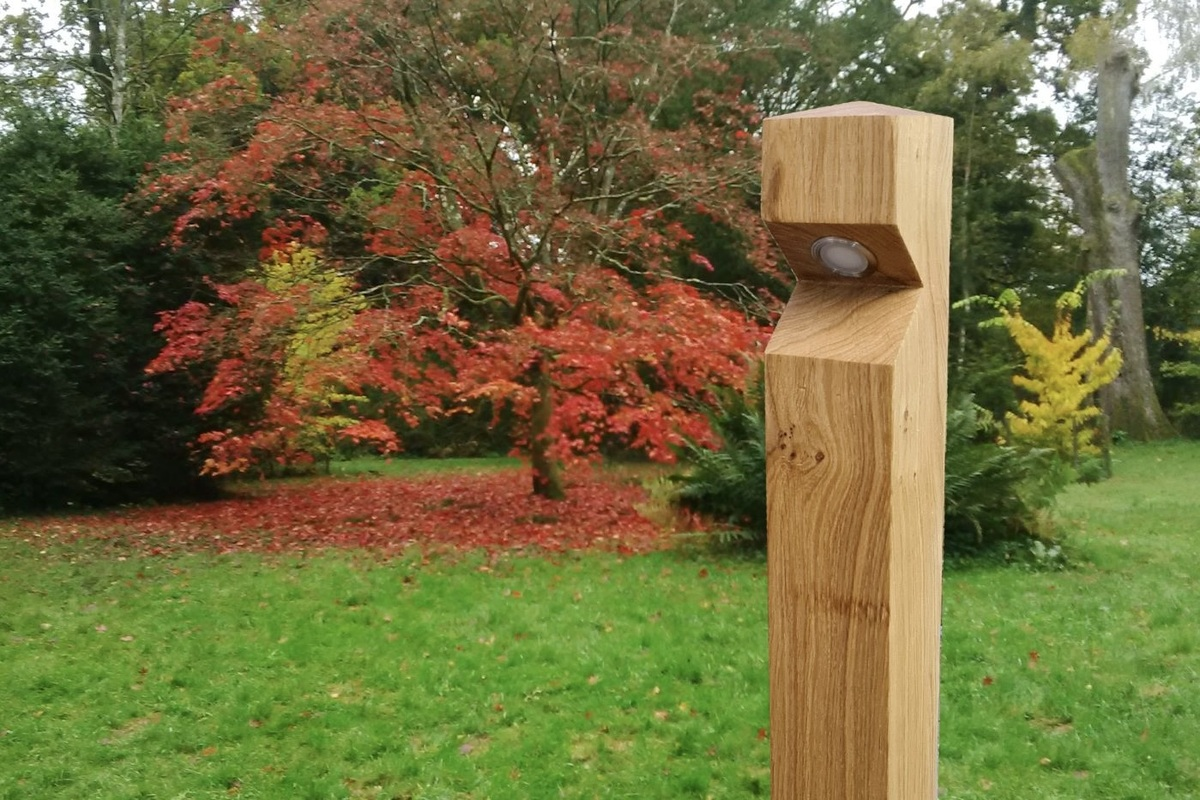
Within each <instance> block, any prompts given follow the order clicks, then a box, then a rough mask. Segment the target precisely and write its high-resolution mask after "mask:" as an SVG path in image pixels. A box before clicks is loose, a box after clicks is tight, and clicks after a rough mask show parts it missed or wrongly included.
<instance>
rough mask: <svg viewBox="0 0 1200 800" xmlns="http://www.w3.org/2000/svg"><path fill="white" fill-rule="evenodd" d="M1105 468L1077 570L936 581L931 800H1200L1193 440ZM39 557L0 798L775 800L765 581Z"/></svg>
mask: <svg viewBox="0 0 1200 800" xmlns="http://www.w3.org/2000/svg"><path fill="white" fill-rule="evenodd" d="M1116 468H1117V473H1118V477H1117V478H1115V479H1113V480H1111V481H1109V482H1107V483H1104V484H1101V485H1099V486H1093V487H1083V486H1081V487H1077V488H1074V489H1072V490H1071V491H1070V492H1069V493H1068V494H1067V495H1066V496H1065V497H1064V498H1063V502H1062V516H1063V518H1064V520H1066V521H1067V525H1066V526H1065V527H1067V528H1068V530H1070V531H1071V534H1070V536H1069V539H1068V545H1069V548H1070V550H1071V552H1072V553H1073V555H1074V558H1075V564H1074V566H1073V568H1072V569H1069V570H1067V571H1061V572H1036V571H1030V570H1027V569H1024V568H1014V567H1007V568H1006V567H997V566H986V567H983V566H980V567H974V568H959V569H956V570H954V571H950V572H948V573H947V575H946V583H945V602H946V612H945V624H944V668H943V713H942V727H941V742H942V794H943V796H946V797H951V798H1009V799H1011V800H1016V799H1017V798H1021V800H1025V798H1031V797H1038V798H1123V799H1124V798H1161V797H1200V629H1197V627H1196V625H1195V623H1194V619H1193V617H1192V612H1193V610H1194V609H1195V608H1196V607H1197V606H1198V605H1200V585H1198V583H1197V577H1196V576H1197V575H1198V574H1200V514H1198V513H1197V512H1196V509H1197V507H1200V502H1198V501H1197V500H1196V498H1195V493H1196V488H1197V477H1198V476H1200V446H1197V445H1194V444H1186V445H1185V444H1170V445H1161V446H1154V447H1136V448H1127V449H1123V450H1121V451H1119V452H1118V454H1117V464H1116ZM3 529H4V525H3V523H0V532H2V531H3ZM44 549H45V552H40V551H39V548H37V547H31V546H30V545H28V544H26V543H25V542H24V541H20V540H17V539H15V538H13V537H12V536H4V535H3V534H2V533H0V798H5V799H7V798H22V799H24V798H217V797H222V798H223V797H242V798H308V797H312V798H549V797H587V798H591V797H598V798H610V797H614V798H615V797H637V798H656V797H661V798H682V797H698V798H705V797H713V798H733V797H754V796H765V795H766V794H767V793H768V792H769V775H768V769H767V765H768V755H769V753H768V749H769V744H768V741H767V739H766V738H765V728H766V727H767V725H768V711H767V709H768V705H767V686H766V682H767V679H766V609H765V597H766V587H765V581H764V578H763V573H764V565H763V563H762V562H761V561H758V560H754V559H745V560H739V559H734V558H729V557H720V556H715V555H713V554H710V553H679V552H665V553H651V554H648V555H638V556H621V555H619V554H615V553H585V554H559V555H554V556H550V557H531V556H520V557H518V556H500V557H489V556H484V555H464V556H459V557H454V556H439V557H437V558H435V559H434V560H433V561H432V562H425V561H424V560H423V559H422V558H420V557H419V555H418V554H416V553H410V554H409V555H408V556H406V557H400V558H397V559H394V560H392V561H390V562H386V563H385V562H382V561H381V560H379V559H376V558H374V557H371V556H370V555H366V554H361V553H359V554H356V553H353V552H331V553H327V554H324V555H320V556H313V557H308V558H301V557H295V556H282V555H274V556H265V555H256V554H252V553H237V554H232V555H225V556H217V555H212V554H193V555H181V554H176V555H171V556H169V557H142V556H138V555H134V554H133V553H132V552H131V553H130V554H129V555H127V556H125V557H123V560H122V559H121V557H118V556H117V555H115V554H114V553H115V552H116V551H114V550H113V548H112V546H111V543H109V544H108V545H105V546H104V547H103V548H101V547H98V546H91V545H88V544H87V543H74V544H55V545H51V546H49V547H46V548H44Z"/></svg>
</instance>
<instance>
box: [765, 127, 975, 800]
mask: <svg viewBox="0 0 1200 800" xmlns="http://www.w3.org/2000/svg"><path fill="white" fill-rule="evenodd" d="M952 147H953V124H952V122H951V120H950V119H948V118H946V117H939V116H934V115H931V114H921V113H916V112H912V111H907V110H904V109H899V108H892V107H889V106H881V105H876V104H873V103H848V104H846V105H841V106H834V107H831V108H824V109H817V110H815V111H806V112H799V113H796V114H787V115H784V116H779V117H772V118H770V119H768V120H766V122H765V124H764V128H763V197H762V216H763V220H764V221H765V222H766V224H767V227H768V228H769V229H770V231H771V233H772V235H773V236H774V237H775V240H776V241H777V242H778V244H779V246H780V248H781V249H782V251H783V253H784V255H785V256H786V257H787V260H788V263H789V265H790V266H791V268H792V270H793V271H794V272H795V273H796V277H797V278H798V281H799V282H798V285H797V287H796V289H795V292H794V293H793V295H792V298H791V301H790V302H789V303H788V305H787V309H786V310H785V311H784V313H783V316H782V318H781V319H780V321H779V324H778V326H777V328H776V330H775V333H774V335H773V336H772V338H771V342H770V344H769V345H768V347H767V355H766V394H767V398H766V400H767V523H768V536H767V542H768V545H767V547H768V557H767V561H768V566H767V573H768V594H769V640H770V680H771V781H772V790H771V796H772V798H773V799H774V800H933V798H935V797H936V796H937V725H938V678H939V645H940V624H941V570H942V522H943V502H944V486H943V481H944V475H945V431H946V364H947V338H948V322H947V318H948V313H949V312H948V302H949V258H950V247H949V242H950V200H951V190H950V180H951V153H952ZM814 245H815V247H814ZM821 248H825V249H824V250H822V249H821Z"/></svg>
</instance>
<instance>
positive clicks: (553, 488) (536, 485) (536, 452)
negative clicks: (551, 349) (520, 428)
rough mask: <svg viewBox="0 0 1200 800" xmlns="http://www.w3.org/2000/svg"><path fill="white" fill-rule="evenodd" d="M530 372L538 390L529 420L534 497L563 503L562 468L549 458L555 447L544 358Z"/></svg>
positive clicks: (551, 395)
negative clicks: (553, 446)
mask: <svg viewBox="0 0 1200 800" xmlns="http://www.w3.org/2000/svg"><path fill="white" fill-rule="evenodd" d="M530 372H531V373H532V377H533V384H534V386H535V387H536V388H537V400H536V401H535V404H534V407H533V415H532V417H531V418H530V420H529V455H530V461H531V462H532V465H533V493H534V494H539V495H541V496H542V497H546V498H549V499H551V500H562V499H563V498H564V497H566V496H567V493H566V490H565V489H564V487H563V476H562V464H560V463H559V462H558V461H557V460H556V459H555V458H553V457H552V456H551V455H550V447H551V445H553V444H554V437H553V436H552V435H551V433H550V420H551V418H552V416H553V414H554V391H553V389H554V384H553V381H552V380H551V377H550V365H549V364H548V363H547V362H546V358H545V357H542V358H539V359H538V360H537V361H536V362H534V364H533V366H532V367H530Z"/></svg>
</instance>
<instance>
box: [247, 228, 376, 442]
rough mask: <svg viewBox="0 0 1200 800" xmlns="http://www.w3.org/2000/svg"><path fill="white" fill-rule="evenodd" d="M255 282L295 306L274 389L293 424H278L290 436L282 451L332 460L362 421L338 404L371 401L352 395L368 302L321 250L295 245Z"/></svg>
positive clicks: (277, 254)
mask: <svg viewBox="0 0 1200 800" xmlns="http://www.w3.org/2000/svg"><path fill="white" fill-rule="evenodd" d="M258 280H259V282H260V283H261V284H262V285H263V286H264V287H265V288H266V289H267V291H268V292H269V293H270V295H271V296H273V297H275V298H278V299H279V300H280V301H282V302H284V303H286V305H287V306H289V309H288V310H289V311H290V312H291V316H290V319H288V321H287V324H285V325H283V326H281V333H282V334H283V336H284V341H283V342H282V343H281V348H280V351H281V355H282V358H281V359H280V363H279V365H278V370H279V371H278V381H277V384H276V387H275V390H274V399H275V400H277V401H282V402H280V403H278V406H277V407H278V408H279V409H280V410H283V409H287V410H288V411H290V415H291V416H293V417H294V419H292V424H291V425H286V424H285V425H281V426H280V428H279V430H280V432H281V433H284V432H285V431H286V434H285V435H286V436H287V438H288V439H289V440H290V441H289V442H288V443H287V446H286V448H285V449H286V450H287V451H291V452H298V453H307V454H310V455H312V456H315V457H317V458H321V459H325V458H329V457H330V456H331V455H332V448H333V444H334V441H335V439H336V438H337V437H338V436H345V435H347V433H348V432H350V433H353V430H352V429H355V428H356V427H357V426H359V425H360V424H361V422H360V420H359V419H358V418H357V417H354V416H350V415H346V414H339V413H338V411H337V409H339V408H340V407H345V406H348V405H352V404H354V403H359V402H366V398H365V397H363V396H360V395H358V394H355V393H354V392H355V390H356V389H357V383H358V380H357V373H359V372H360V371H361V368H362V362H363V360H364V358H365V354H364V353H362V352H360V351H359V349H358V348H357V347H355V346H354V344H353V343H352V337H351V336H350V333H351V330H352V328H353V327H354V323H355V317H356V315H357V314H358V313H359V312H360V311H362V310H363V309H364V308H365V307H366V304H365V302H364V301H363V300H362V298H361V297H359V296H358V295H356V294H355V291H354V283H353V281H352V280H351V279H350V278H348V277H347V276H345V275H342V274H340V273H339V272H338V271H337V270H336V269H334V268H333V267H331V266H330V265H329V264H327V263H326V262H325V261H324V260H323V259H322V258H321V257H320V255H319V254H318V253H317V251H315V250H313V249H312V248H309V247H304V246H301V245H297V244H292V245H290V246H288V247H286V248H284V249H279V250H276V251H275V252H273V253H272V254H271V256H270V258H269V259H267V260H266V261H264V262H263V263H262V265H261V268H260V275H259V278H258ZM371 438H378V437H371Z"/></svg>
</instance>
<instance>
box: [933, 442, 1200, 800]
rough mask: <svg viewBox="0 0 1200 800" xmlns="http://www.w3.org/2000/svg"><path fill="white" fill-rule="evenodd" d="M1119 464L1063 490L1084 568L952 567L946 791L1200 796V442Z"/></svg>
mask: <svg viewBox="0 0 1200 800" xmlns="http://www.w3.org/2000/svg"><path fill="white" fill-rule="evenodd" d="M1115 468H1116V477H1115V478H1113V479H1112V480H1110V481H1107V482H1105V483H1101V484H1098V485H1094V486H1076V487H1072V488H1071V489H1070V490H1069V491H1068V492H1067V493H1066V495H1065V496H1064V497H1063V498H1062V500H1061V503H1060V507H1061V515H1062V517H1063V518H1064V520H1065V522H1066V523H1067V524H1066V525H1065V527H1066V528H1067V529H1068V530H1071V529H1073V530H1074V533H1072V534H1071V535H1070V537H1069V539H1068V546H1069V550H1070V551H1071V552H1072V553H1073V554H1074V558H1075V560H1076V563H1075V566H1074V568H1072V569H1070V570H1068V571H1065V572H1040V573H1039V572H1029V571H1025V570H1021V569H1011V568H1010V569H997V568H989V569H978V570H967V571H959V572H952V573H948V574H947V575H946V579H945V619H944V627H943V651H944V656H943V675H942V696H943V701H942V702H943V708H942V728H941V743H942V744H941V748H942V759H941V763H942V786H943V789H944V791H945V793H946V795H947V796H949V797H954V798H1013V799H1014V800H1015V799H1016V798H1029V797H1039V798H1148V799H1149V798H1162V797H1189V798H1190V797H1200V628H1198V627H1197V625H1196V619H1195V613H1196V611H1197V609H1200V579H1198V577H1197V576H1198V575H1200V513H1198V512H1200V501H1198V499H1197V489H1198V483H1197V479H1198V478H1200V446H1197V445H1196V444H1194V443H1193V444H1179V443H1172V444H1167V445H1156V446H1141V447H1129V448H1125V449H1122V450H1119V451H1118V452H1117V459H1116V464H1115ZM1032 652H1036V653H1037V657H1036V659H1034V658H1033V657H1031V655H1030V653H1032ZM989 681H990V685H988V684H989Z"/></svg>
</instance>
